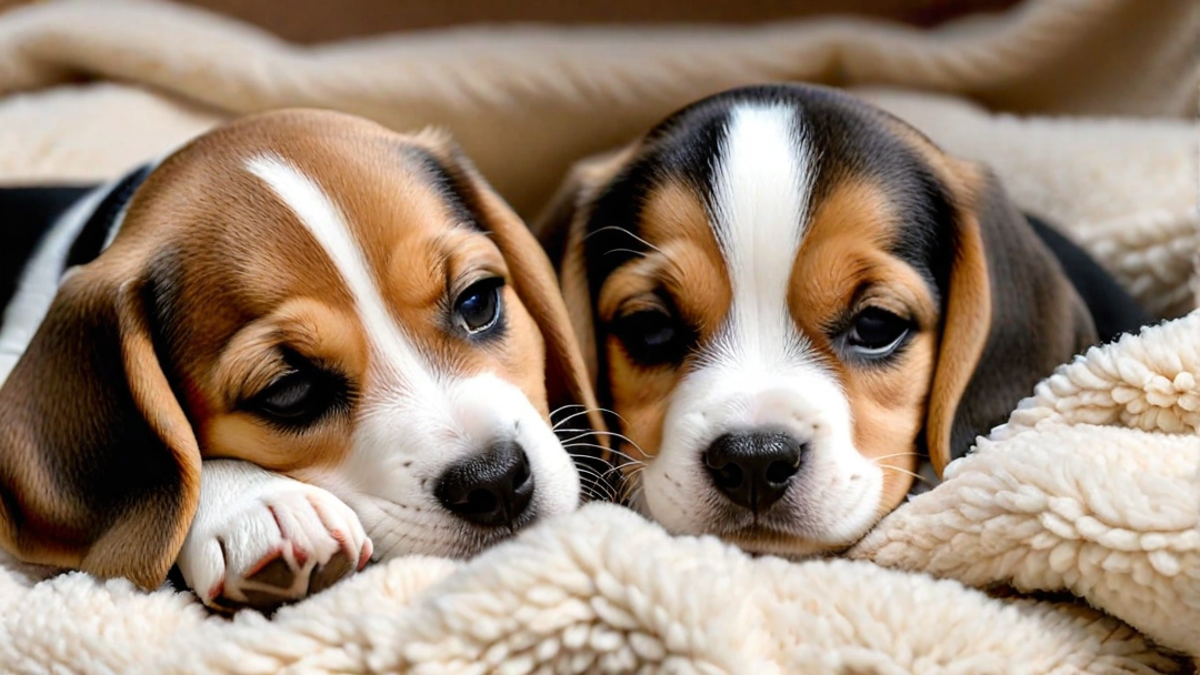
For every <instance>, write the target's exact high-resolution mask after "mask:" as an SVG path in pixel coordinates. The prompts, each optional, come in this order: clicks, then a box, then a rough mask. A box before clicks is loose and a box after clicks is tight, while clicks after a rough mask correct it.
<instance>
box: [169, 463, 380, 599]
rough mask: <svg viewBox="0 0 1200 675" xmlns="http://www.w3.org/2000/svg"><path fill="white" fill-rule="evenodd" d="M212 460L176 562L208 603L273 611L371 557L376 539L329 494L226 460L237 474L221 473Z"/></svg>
mask: <svg viewBox="0 0 1200 675" xmlns="http://www.w3.org/2000/svg"><path fill="white" fill-rule="evenodd" d="M210 463H211V464H215V463H216V462H205V465H204V468H203V469H202V474H201V475H202V478H201V480H202V481H208V483H207V484H206V485H205V487H207V488H210V489H209V490H208V492H209V494H208V495H204V494H203V492H204V488H202V496H201V501H200V507H199V509H198V510H197V514H196V518H195V520H194V521H193V523H192V527H191V529H190V530H189V532H188V535H187V539H186V540H185V541H184V544H183V549H182V550H181V552H180V555H179V559H178V564H179V569H180V571H181V572H182V573H183V578H184V580H185V581H186V582H187V583H188V585H189V586H190V587H191V588H192V589H193V590H194V591H195V592H196V594H197V595H198V596H199V597H200V599H201V600H202V601H203V602H204V604H206V605H208V606H210V607H213V608H215V609H221V610H227V611H232V610H236V609H239V608H242V607H251V608H254V609H257V610H260V611H270V610H273V609H275V608H277V607H279V606H280V605H282V604H285V603H288V602H292V601H295V600H299V599H302V598H305V597H308V596H309V595H312V594H313V593H316V592H318V591H321V590H324V589H325V588H328V587H329V586H330V585H332V584H333V583H334V582H335V581H337V580H338V579H341V578H342V577H344V576H346V575H348V574H351V573H353V572H355V571H358V570H361V569H362V568H363V567H364V566H365V565H366V564H367V561H368V560H370V557H371V552H372V548H371V540H370V539H368V538H367V535H366V532H365V531H364V530H363V527H362V524H361V523H360V522H359V519H358V516H357V515H355V513H354V512H353V511H351V510H350V507H348V506H346V505H345V504H344V503H343V502H342V501H341V500H339V499H338V498H337V497H334V496H333V495H332V494H330V493H329V492H327V491H325V490H323V489H321V488H318V487H315V486H312V485H308V484H306V483H301V482H298V481H295V480H292V479H290V478H285V477H283V476H279V475H276V474H271V473H269V472H265V471H262V470H261V469H258V468H257V467H253V465H246V464H245V463H242V462H226V461H221V464H232V465H235V466H236V467H237V469H238V470H236V471H227V470H225V469H227V468H228V467H222V470H221V471H219V472H212V471H209V466H208V465H209V464H210ZM248 467H252V468H248ZM259 472H261V474H260V473H259ZM214 473H216V474H218V475H211V474H214ZM263 474H265V475H263ZM217 488H219V489H217ZM206 497H209V498H206Z"/></svg>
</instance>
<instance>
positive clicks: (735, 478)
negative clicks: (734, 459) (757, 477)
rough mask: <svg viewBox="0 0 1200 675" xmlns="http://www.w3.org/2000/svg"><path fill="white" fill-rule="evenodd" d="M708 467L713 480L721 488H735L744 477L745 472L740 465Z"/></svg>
mask: <svg viewBox="0 0 1200 675" xmlns="http://www.w3.org/2000/svg"><path fill="white" fill-rule="evenodd" d="M709 469H710V470H711V471H712V476H713V480H714V481H716V483H717V486H718V487H720V488H722V489H729V490H732V489H735V488H737V487H738V486H739V485H741V484H742V481H743V480H744V479H745V474H743V473H742V469H741V467H739V466H738V465H736V464H726V465H725V466H722V467H720V468H717V467H713V466H711V465H710V466H709Z"/></svg>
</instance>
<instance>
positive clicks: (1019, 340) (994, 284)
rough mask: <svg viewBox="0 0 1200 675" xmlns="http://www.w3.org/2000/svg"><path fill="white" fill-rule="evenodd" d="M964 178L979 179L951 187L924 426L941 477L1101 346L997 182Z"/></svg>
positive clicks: (1053, 262)
mask: <svg viewBox="0 0 1200 675" xmlns="http://www.w3.org/2000/svg"><path fill="white" fill-rule="evenodd" d="M962 173H963V174H966V175H971V174H976V175H978V176H979V180H978V181H974V186H972V187H969V188H968V187H960V188H958V189H956V190H951V192H952V194H951V195H950V198H951V201H952V202H953V207H954V208H953V209H952V210H953V211H954V216H953V218H954V222H953V224H952V233H951V239H952V242H953V252H954V258H953V262H952V266H951V270H950V278H949V288H948V296H947V299H946V309H945V318H944V321H943V328H942V338H941V347H940V349H939V352H938V360H937V369H936V371H935V373H934V380H933V389H932V391H931V394H930V401H929V413H928V419H927V421H926V427H925V438H926V444H927V448H928V451H929V458H930V461H931V462H932V463H933V467H934V469H935V470H936V471H937V473H938V475H939V476H940V475H941V474H942V470H943V469H944V468H945V467H946V465H947V464H949V463H950V461H951V460H953V459H955V458H957V457H961V456H962V455H964V454H966V453H967V451H968V450H969V449H970V447H971V446H972V445H973V444H974V442H975V438H976V436H980V435H986V434H987V433H988V432H989V431H990V430H991V429H992V427H994V426H997V425H999V424H1003V423H1004V421H1005V420H1007V419H1008V416H1009V414H1011V413H1012V411H1013V410H1014V409H1015V408H1016V406H1017V403H1018V402H1020V400H1021V399H1022V398H1024V397H1026V396H1029V395H1030V394H1032V393H1033V388H1034V385H1036V384H1037V383H1038V382H1039V381H1040V380H1041V379H1043V378H1044V377H1046V376H1048V375H1050V374H1051V372H1053V370H1054V368H1055V367H1056V366H1058V365H1060V364H1063V363H1066V362H1068V361H1069V360H1070V359H1071V357H1072V356H1073V355H1075V354H1078V353H1080V352H1082V351H1083V350H1084V349H1086V348H1087V347H1088V346H1089V345H1091V344H1094V343H1095V342H1096V329H1095V327H1094V326H1093V324H1092V319H1091V315H1090V314H1089V313H1088V311H1087V308H1086V306H1085V305H1084V303H1083V301H1082V299H1081V298H1080V297H1079V294H1078V293H1077V292H1076V291H1075V288H1074V287H1073V286H1072V285H1071V283H1070V282H1069V281H1068V279H1067V277H1066V275H1065V274H1064V272H1063V269H1062V266H1061V265H1060V264H1059V262H1058V260H1057V259H1056V258H1055V257H1054V255H1053V254H1052V253H1051V252H1050V250H1049V249H1048V248H1047V247H1046V245H1045V244H1044V243H1043V242H1042V240H1041V239H1040V238H1039V237H1038V236H1037V234H1036V233H1035V232H1034V231H1033V229H1032V227H1030V225H1029V223H1028V221H1027V220H1026V219H1025V217H1024V216H1023V215H1022V214H1021V213H1020V212H1019V211H1018V210H1017V208H1016V207H1015V206H1014V205H1013V204H1012V203H1011V202H1010V201H1009V199H1008V197H1007V195H1006V194H1005V193H1004V190H1003V188H1002V187H1001V186H1000V184H999V182H998V181H997V180H996V178H995V177H994V176H992V175H991V174H990V173H989V172H987V171H986V170H983V169H980V168H972V167H966V168H964V171H963V172H962ZM968 182H970V181H968Z"/></svg>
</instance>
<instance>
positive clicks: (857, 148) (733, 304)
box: [538, 86, 1092, 555]
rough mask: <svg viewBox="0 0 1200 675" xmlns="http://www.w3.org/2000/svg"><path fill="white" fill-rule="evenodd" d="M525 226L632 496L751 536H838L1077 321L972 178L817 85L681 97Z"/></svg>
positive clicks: (1064, 296) (756, 543) (810, 539)
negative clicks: (588, 369) (556, 291)
mask: <svg viewBox="0 0 1200 675" xmlns="http://www.w3.org/2000/svg"><path fill="white" fill-rule="evenodd" d="M538 229H539V231H540V233H541V236H542V239H543V242H544V243H545V244H546V246H547V248H548V250H550V251H551V254H552V257H554V258H557V259H559V260H561V283H562V286H563V289H564V293H565V294H566V296H567V300H568V304H569V305H571V306H572V310H573V314H572V320H573V322H574V324H575V326H576V330H577V331H578V332H579V334H580V336H581V341H582V342H583V345H584V349H585V354H586V356H587V357H588V359H589V361H590V362H591V365H592V368H593V375H594V377H595V380H596V381H597V382H598V386H599V389H600V403H601V405H605V406H607V407H609V408H611V409H612V410H613V411H615V413H616V415H615V416H614V417H615V418H616V420H617V421H616V422H614V424H617V425H619V428H620V430H621V432H622V433H623V434H624V436H626V437H627V438H628V441H629V442H628V444H627V445H626V447H623V448H621V449H622V450H623V451H624V453H625V454H628V455H630V456H632V457H633V458H634V460H635V461H633V462H630V463H629V464H628V465H627V467H628V469H627V473H628V475H629V476H630V477H631V479H632V480H633V481H634V483H635V486H634V489H633V490H632V492H633V494H635V495H636V496H635V498H634V499H633V501H634V503H635V505H636V506H637V507H639V508H640V509H642V510H643V511H645V512H647V513H648V514H649V515H651V516H653V517H654V518H656V519H657V520H659V521H661V522H662V523H664V524H665V525H666V526H667V527H668V528H669V529H671V530H673V531H677V532H686V533H698V532H709V533H715V534H719V535H722V536H724V537H726V538H727V539H729V540H732V541H736V542H738V543H740V544H742V545H743V546H745V547H746V548H748V549H751V550H756V551H763V552H771V553H780V554H789V555H803V554H807V553H812V552H817V551H822V550H829V549H836V548H840V547H844V546H846V545H848V544H850V543H852V542H854V541H855V540H856V539H858V538H859V537H861V536H862V535H863V534H864V533H865V532H866V531H867V530H868V529H869V528H870V527H871V526H872V525H873V524H874V523H876V522H877V521H878V519H879V518H880V517H881V516H882V515H883V514H885V513H886V512H888V511H890V510H891V509H893V508H895V507H896V506H897V505H898V504H899V503H900V501H901V500H902V499H903V497H904V496H905V494H906V493H907V492H908V490H909V488H910V487H911V480H912V474H913V472H914V471H915V469H916V467H917V460H918V455H919V454H921V453H922V451H924V450H925V449H926V447H925V446H927V450H928V454H929V456H930V458H931V459H932V460H933V464H934V466H935V468H936V469H937V470H938V471H939V472H940V471H941V469H942V467H944V465H945V464H946V463H947V462H948V461H949V459H950V458H951V457H952V456H956V455H959V454H962V453H963V452H965V451H966V449H967V447H969V445H970V443H971V442H972V441H973V439H974V438H975V435H976V434H978V433H985V432H986V431H987V430H988V429H989V428H990V427H991V426H992V425H994V424H998V423H1000V422H1002V421H1003V419H1004V417H1005V416H1006V415H1007V412H1008V411H1010V410H1011V409H1012V407H1013V406H1015V404H1016V402H1017V401H1018V400H1019V398H1020V397H1021V396H1022V395H1024V394H1025V393H1026V392H1027V391H1028V390H1029V389H1030V388H1032V386H1033V384H1034V383H1035V382H1036V381H1037V379H1038V378H1040V377H1041V376H1043V375H1045V374H1048V373H1049V372H1050V370H1051V369H1052V368H1053V366H1054V365H1056V364H1057V363H1060V362H1062V361H1064V360H1066V359H1067V358H1069V356H1070V355H1071V354H1072V353H1074V352H1075V351H1076V350H1077V349H1079V348H1080V347H1081V346H1082V345H1084V344H1086V343H1087V341H1088V340H1089V339H1090V337H1091V335H1092V328H1091V323H1090V319H1089V318H1088V316H1087V314H1086V310H1084V308H1083V305H1082V303H1081V302H1080V300H1079V298H1078V297H1077V296H1076V295H1075V293H1074V291H1073V290H1072V289H1071V288H1070V287H1069V285H1068V284H1066V283H1065V280H1064V279H1063V277H1062V272H1061V270H1060V269H1059V268H1058V266H1057V263H1056V261H1055V260H1054V259H1053V257H1052V256H1051V255H1050V254H1049V252H1048V251H1047V250H1045V249H1044V247H1042V246H1041V244H1040V243H1039V242H1038V241H1037V239H1036V236H1035V235H1034V234H1033V232H1032V231H1031V230H1030V229H1029V227H1028V225H1027V224H1026V223H1025V222H1024V220H1023V219H1022V218H1021V216H1020V214H1019V213H1017V212H1016V211H1015V210H1014V209H1013V207H1012V206H1011V205H1009V204H1008V203H1007V201H1006V200H1005V198H1004V197H1003V195H1002V194H1001V192H1000V190H999V188H998V187H997V186H996V184H995V183H994V181H992V179H990V178H989V177H988V176H987V175H986V172H984V171H983V170H982V169H980V168H979V167H976V166H973V165H969V164H967V163H964V162H960V161H956V160H954V159H952V158H949V157H946V156H944V155H943V154H941V153H940V152H939V151H938V150H937V149H936V148H934V147H933V146H932V145H931V144H930V143H929V142H928V141H927V140H926V139H924V138H923V137H921V136H920V135H919V134H917V133H916V132H914V131H913V130H911V129H910V128H908V127H907V126H905V125H903V124H902V123H900V122H899V121H897V120H895V119H894V118H891V117H889V116H887V115H885V114H884V113H882V112H880V111H877V110H875V109H873V108H870V107H868V106H866V105H865V104H863V103H860V102H858V101H856V100H855V99H852V98H851V97H849V96H846V95H844V94H840V93H837V92H835V91H832V90H827V89H822V88H815V87H799V86H795V87H761V88H752V89H742V90H736V91H733V92H728V93H725V94H722V95H718V96H716V97H713V98H710V99H707V100H704V101H701V102H699V103H697V104H694V105H692V106H690V107H688V108H686V109H684V110H683V111H681V112H679V113H677V114H675V115H674V116H672V117H671V118H669V119H667V120H666V121H664V122H663V123H661V124H660V125H659V126H658V127H657V128H655V129H654V130H652V131H651V132H650V133H649V134H648V135H647V136H646V137H644V138H643V139H641V140H640V141H638V142H637V143H635V144H634V145H633V146H631V147H629V148H626V149H624V150H622V151H620V152H617V153H615V154H612V155H609V156H606V157H603V158H600V159H597V160H593V161H591V162H589V163H586V164H584V165H582V166H580V167H579V168H577V169H576V171H575V173H574V174H573V176H572V177H571V179H570V180H569V181H568V182H567V184H566V186H565V187H564V189H563V190H562V191H561V193H560V195H559V196H558V198H557V202H556V203H555V204H554V205H553V207H552V208H551V210H550V211H549V215H548V216H547V218H546V219H545V220H544V221H543V222H542V223H540V224H539V227H538Z"/></svg>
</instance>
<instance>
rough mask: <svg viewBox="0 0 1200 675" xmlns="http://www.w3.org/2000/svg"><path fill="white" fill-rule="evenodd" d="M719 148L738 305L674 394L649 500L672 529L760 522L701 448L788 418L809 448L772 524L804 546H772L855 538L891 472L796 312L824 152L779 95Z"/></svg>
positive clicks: (739, 119) (789, 427) (722, 226)
mask: <svg viewBox="0 0 1200 675" xmlns="http://www.w3.org/2000/svg"><path fill="white" fill-rule="evenodd" d="M719 152H720V154H719V157H718V158H717V162H718V164H717V167H716V171H715V174H714V178H713V185H712V193H713V209H712V210H713V213H712V218H713V223H712V226H713V229H714V231H715V233H716V236H717V241H718V243H719V245H720V248H721V253H722V255H723V256H724V258H725V261H726V266H727V269H728V270H729V277H730V283H731V285H732V289H731V290H732V304H731V306H730V309H729V312H728V315H727V316H726V319H725V324H724V325H723V326H722V328H721V330H720V332H719V334H718V336H717V337H716V339H714V340H713V341H712V343H711V344H709V345H707V346H706V348H705V349H706V351H705V353H704V354H702V359H701V361H700V365H699V366H697V367H696V368H695V369H694V370H693V371H692V372H690V373H689V374H688V375H687V376H686V377H685V378H684V379H683V380H682V381H681V382H680V384H679V385H678V386H677V387H676V389H675V391H674V393H673V394H672V398H671V403H670V406H669V407H668V411H667V414H666V418H665V421H664V426H663V439H664V440H663V445H662V447H661V448H660V451H659V454H658V456H657V457H656V458H655V459H654V460H653V461H651V463H650V466H649V467H648V468H647V469H646V471H645V472H644V474H643V476H644V478H643V480H644V481H645V483H644V489H643V490H642V492H641V494H642V500H641V508H642V509H643V510H645V511H648V512H649V514H650V515H652V516H653V517H654V518H656V519H657V520H659V521H660V522H662V523H663V524H664V525H665V526H666V527H667V528H668V529H670V530H671V531H674V532H681V533H698V532H711V531H713V529H714V528H716V529H717V531H718V532H720V533H724V534H733V533H735V532H736V531H737V530H738V529H740V528H742V527H745V526H747V525H750V524H752V523H753V522H754V521H753V519H752V516H751V514H749V513H742V512H736V511H735V510H733V509H731V508H729V507H728V506H727V505H726V504H725V503H724V502H725V498H724V497H723V496H722V495H721V494H720V493H719V492H718V491H717V490H716V488H715V487H714V486H713V484H712V481H711V479H710V478H709V476H708V475H707V472H706V470H705V467H704V459H703V456H704V451H705V449H706V448H707V447H708V445H709V444H710V443H711V442H712V441H713V440H715V439H716V438H717V437H719V436H721V435H722V434H725V433H729V432H737V431H747V430H752V429H754V428H763V427H768V428H772V429H780V428H782V429H784V430H786V431H787V432H788V433H790V434H791V435H792V436H793V437H795V439H796V440H797V441H799V442H801V443H806V444H807V449H806V450H805V454H804V456H803V464H802V468H801V472H800V473H799V474H797V476H796V478H795V479H793V482H792V487H791V488H790V490H789V491H788V493H787V494H786V495H785V496H784V498H783V500H782V503H781V506H783V507H785V508H786V509H787V511H788V518H787V519H786V521H785V522H779V521H777V520H772V521H771V523H772V526H773V527H776V528H777V529H779V530H780V531H781V532H783V533H787V534H789V535H791V536H793V537H800V538H803V539H804V540H806V542H807V545H802V544H799V543H797V544H796V546H794V547H792V546H788V547H784V548H781V549H772V551H771V552H776V553H806V552H809V551H810V550H812V549H817V548H823V547H827V546H829V545H834V544H842V543H849V542H851V541H853V540H854V539H857V538H858V537H860V536H861V535H862V534H863V533H864V532H865V531H866V528H868V527H869V526H870V525H871V524H872V522H873V521H874V518H875V509H876V506H877V504H878V501H879V493H880V490H881V487H882V472H881V470H880V469H878V468H877V467H875V466H874V465H873V464H872V463H871V462H869V461H868V460H866V459H865V458H863V457H862V456H861V455H860V454H859V453H858V451H857V450H856V448H855V446H854V442H853V440H852V433H851V432H852V428H853V427H852V418H851V411H850V406H849V403H848V402H847V400H846V396H845V394H844V393H843V392H842V390H841V387H840V385H839V384H838V382H837V380H836V379H835V377H834V376H833V374H832V373H831V372H829V371H828V369H826V368H825V367H823V366H822V365H821V364H820V363H819V362H818V361H817V360H816V358H815V356H814V354H813V351H812V348H811V345H810V344H809V342H808V341H807V340H806V339H805V337H804V336H803V335H801V334H800V332H799V331H798V329H797V328H796V324H795V322H794V320H793V319H792V317H791V315H790V310H789V308H788V287H789V284H790V279H791V276H792V270H793V267H794V266H795V263H796V256H797V253H798V251H799V247H800V243H801V241H802V239H803V237H804V231H805V226H806V222H807V218H808V208H809V199H810V193H811V191H812V186H813V182H814V180H815V175H814V171H815V168H814V166H813V164H814V163H815V159H816V158H815V157H814V155H813V152H812V149H811V147H810V146H809V144H808V141H807V139H806V138H805V136H804V130H803V129H801V128H797V125H796V111H795V110H793V109H792V108H789V107H786V106H782V105H779V106H769V107H764V106H742V107H738V108H735V109H734V110H733V111H731V114H730V120H729V124H728V129H727V134H726V137H725V139H724V141H723V142H722V144H721V147H720V151H719ZM801 273H803V272H801ZM760 522H761V521H760Z"/></svg>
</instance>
